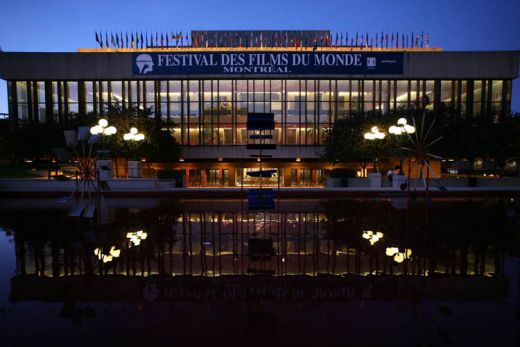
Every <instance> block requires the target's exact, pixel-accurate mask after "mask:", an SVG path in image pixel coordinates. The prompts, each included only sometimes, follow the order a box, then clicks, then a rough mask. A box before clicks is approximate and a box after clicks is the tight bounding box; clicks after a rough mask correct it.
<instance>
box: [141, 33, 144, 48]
mask: <svg viewBox="0 0 520 347" xmlns="http://www.w3.org/2000/svg"><path fill="white" fill-rule="evenodd" d="M143 46H144V40H143V32H142V31H141V48H143Z"/></svg>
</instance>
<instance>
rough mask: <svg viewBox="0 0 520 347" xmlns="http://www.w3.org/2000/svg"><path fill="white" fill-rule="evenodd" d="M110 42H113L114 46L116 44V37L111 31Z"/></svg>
mask: <svg viewBox="0 0 520 347" xmlns="http://www.w3.org/2000/svg"><path fill="white" fill-rule="evenodd" d="M110 42H111V43H112V47H115V46H116V40H115V39H114V34H112V33H110Z"/></svg>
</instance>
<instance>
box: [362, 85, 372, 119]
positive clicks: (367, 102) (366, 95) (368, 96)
mask: <svg viewBox="0 0 520 347" xmlns="http://www.w3.org/2000/svg"><path fill="white" fill-rule="evenodd" d="M363 100H364V111H365V112H370V111H372V109H373V102H374V81H370V80H368V81H364V83H363Z"/></svg>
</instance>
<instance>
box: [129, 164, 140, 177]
mask: <svg viewBox="0 0 520 347" xmlns="http://www.w3.org/2000/svg"><path fill="white" fill-rule="evenodd" d="M126 177H128V178H140V177H141V161H137V160H129V161H128V167H127V174H126Z"/></svg>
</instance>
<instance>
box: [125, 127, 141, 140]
mask: <svg viewBox="0 0 520 347" xmlns="http://www.w3.org/2000/svg"><path fill="white" fill-rule="evenodd" d="M123 140H125V141H135V142H139V141H142V140H144V134H141V133H139V131H138V130H137V128H135V127H132V128H130V132H128V133H127V134H124V135H123Z"/></svg>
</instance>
